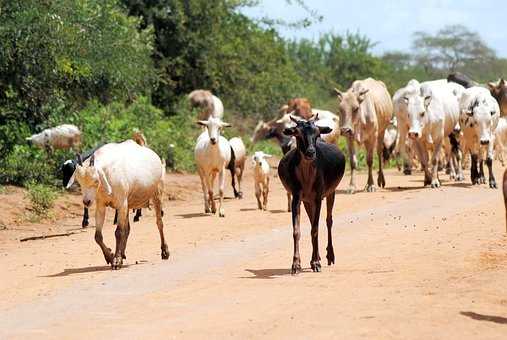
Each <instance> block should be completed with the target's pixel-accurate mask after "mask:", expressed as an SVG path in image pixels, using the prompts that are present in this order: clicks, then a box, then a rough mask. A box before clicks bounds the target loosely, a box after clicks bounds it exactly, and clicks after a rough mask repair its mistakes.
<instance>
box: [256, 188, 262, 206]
mask: <svg viewBox="0 0 507 340" xmlns="http://www.w3.org/2000/svg"><path fill="white" fill-rule="evenodd" d="M255 198H256V199H257V208H258V209H259V210H262V203H261V184H260V183H255Z"/></svg>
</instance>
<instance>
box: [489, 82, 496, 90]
mask: <svg viewBox="0 0 507 340" xmlns="http://www.w3.org/2000/svg"><path fill="white" fill-rule="evenodd" d="M488 87H489V90H490V91H495V90H496V84H495V83H493V82H489V83H488Z"/></svg>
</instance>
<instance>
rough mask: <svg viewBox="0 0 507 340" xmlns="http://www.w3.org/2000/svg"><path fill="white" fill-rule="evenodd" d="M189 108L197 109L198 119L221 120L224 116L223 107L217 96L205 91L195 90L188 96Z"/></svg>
mask: <svg viewBox="0 0 507 340" xmlns="http://www.w3.org/2000/svg"><path fill="white" fill-rule="evenodd" d="M188 99H189V100H190V106H191V107H192V108H199V109H201V110H202V111H200V112H199V115H198V119H199V120H206V119H208V118H209V117H215V118H222V117H223V116H224V105H223V104H222V101H221V100H220V98H218V97H217V96H215V95H213V94H212V93H211V92H210V91H207V90H195V91H192V92H191V93H190V94H189V95H188Z"/></svg>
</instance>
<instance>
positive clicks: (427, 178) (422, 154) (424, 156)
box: [414, 139, 432, 186]
mask: <svg viewBox="0 0 507 340" xmlns="http://www.w3.org/2000/svg"><path fill="white" fill-rule="evenodd" d="M414 145H415V150H416V152H417V156H418V157H419V161H420V162H421V166H422V168H423V171H424V186H426V185H430V184H431V182H432V179H431V173H430V171H429V169H428V151H427V150H426V148H425V147H424V146H423V144H422V142H421V141H420V140H419V139H417V140H415V141H414Z"/></svg>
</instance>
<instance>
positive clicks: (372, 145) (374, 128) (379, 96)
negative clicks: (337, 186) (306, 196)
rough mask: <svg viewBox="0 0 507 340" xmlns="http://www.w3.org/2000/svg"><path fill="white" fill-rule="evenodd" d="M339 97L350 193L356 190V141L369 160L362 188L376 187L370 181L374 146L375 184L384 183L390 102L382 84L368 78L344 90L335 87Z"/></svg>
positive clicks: (380, 184) (390, 112) (369, 189)
mask: <svg viewBox="0 0 507 340" xmlns="http://www.w3.org/2000/svg"><path fill="white" fill-rule="evenodd" d="M335 91H336V94H337V96H338V100H339V102H340V103H339V112H340V127H341V133H342V135H344V136H345V137H346V138H347V146H348V149H349V158H350V171H351V174H350V186H349V189H348V192H349V193H354V191H355V190H356V184H355V177H354V170H355V169H356V168H357V159H356V151H355V144H356V143H357V144H359V145H361V144H363V145H364V146H365V148H366V153H367V155H366V163H367V164H368V182H367V184H366V187H365V190H366V191H367V192H372V191H375V186H374V183H373V153H374V151H375V149H376V150H377V157H378V160H379V172H378V179H377V184H378V186H379V187H382V188H383V187H385V185H386V181H385V178H384V171H383V162H382V153H383V149H384V131H385V130H386V128H387V126H388V125H389V121H390V119H391V117H392V114H393V103H392V101H391V96H390V95H389V92H388V91H387V88H386V86H385V84H384V83H383V82H381V81H378V80H375V79H372V78H367V79H364V80H356V81H355V82H354V83H353V84H352V86H351V88H350V89H348V90H347V92H344V93H342V92H340V91H339V90H338V89H335Z"/></svg>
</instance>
